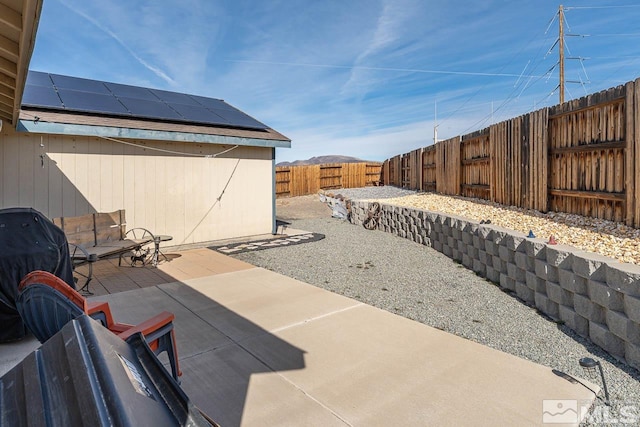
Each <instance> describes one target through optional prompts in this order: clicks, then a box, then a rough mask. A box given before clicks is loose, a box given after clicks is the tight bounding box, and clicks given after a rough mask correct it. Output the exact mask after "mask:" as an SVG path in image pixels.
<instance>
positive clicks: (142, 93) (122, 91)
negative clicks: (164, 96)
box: [105, 83, 159, 101]
mask: <svg viewBox="0 0 640 427" xmlns="http://www.w3.org/2000/svg"><path fill="white" fill-rule="evenodd" d="M105 86H106V87H107V88H108V89H109V90H110V91H111V93H113V94H114V95H115V96H117V97H118V98H120V97H125V98H135V99H146V100H147V101H158V100H159V99H158V97H157V96H155V95H154V94H153V93H152V92H151V91H150V90H149V89H147V88H146V87H139V86H129V85H122V84H118V83H105Z"/></svg>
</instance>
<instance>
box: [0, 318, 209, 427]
mask: <svg viewBox="0 0 640 427" xmlns="http://www.w3.org/2000/svg"><path fill="white" fill-rule="evenodd" d="M27 425H29V426H44V425H46V426H65V427H67V426H176V425H179V426H211V425H214V426H215V425H216V424H215V423H213V422H212V421H210V420H208V418H207V417H206V416H204V415H203V414H202V413H201V412H200V411H199V410H198V408H197V407H195V405H193V404H192V403H191V402H190V401H189V398H188V397H187V395H186V394H185V393H184V391H183V390H182V389H181V388H180V386H179V385H178V383H176V382H175V380H174V379H173V378H172V377H171V375H169V373H168V372H167V370H166V369H165V368H164V367H163V366H162V364H161V362H160V361H159V360H158V358H157V357H156V356H155V355H154V354H153V352H152V351H151V349H150V348H149V347H148V345H147V344H146V342H145V340H144V338H143V337H142V336H141V335H140V334H137V335H134V336H132V337H131V338H129V340H127V342H125V341H122V340H121V339H120V338H118V337H117V336H115V335H114V334H112V333H111V332H110V331H108V330H107V329H105V328H104V327H103V326H102V325H100V324H99V323H98V322H96V321H95V320H93V319H91V318H90V317H88V316H86V315H83V316H80V317H78V318H77V319H75V320H73V321H71V322H69V323H68V324H67V325H66V326H65V327H64V328H62V330H61V331H60V332H58V333H57V334H56V335H54V336H53V337H51V338H50V339H49V340H48V341H47V342H45V343H44V344H43V345H42V346H41V347H40V348H38V349H37V350H35V351H34V352H33V353H31V354H30V355H28V356H27V357H26V358H25V359H24V360H23V361H22V362H21V363H20V364H18V365H17V366H15V367H14V368H13V369H11V370H10V371H9V372H7V373H6V374H5V375H4V376H3V377H2V378H0V426H27Z"/></svg>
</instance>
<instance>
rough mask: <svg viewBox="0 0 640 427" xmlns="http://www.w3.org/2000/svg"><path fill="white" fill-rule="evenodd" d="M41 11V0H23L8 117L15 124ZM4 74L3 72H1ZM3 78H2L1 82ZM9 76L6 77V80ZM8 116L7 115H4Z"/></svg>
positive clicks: (8, 80)
mask: <svg viewBox="0 0 640 427" xmlns="http://www.w3.org/2000/svg"><path fill="white" fill-rule="evenodd" d="M41 12H42V0H24V2H23V7H22V29H21V31H20V40H19V41H18V46H19V48H18V49H19V51H18V52H19V53H18V59H17V61H16V64H15V65H16V67H15V78H14V81H13V83H14V84H13V87H12V88H11V89H13V93H14V97H13V111H12V114H11V117H10V120H11V124H12V125H14V126H15V125H16V123H17V121H18V115H19V114H20V106H21V105H22V93H23V91H24V85H25V82H26V80H27V72H28V70H29V63H30V62H31V55H32V54H33V48H34V46H35V41H36V33H37V31H38V24H39V22H40V14H41ZM3 74H4V73H3ZM4 80H5V79H3V83H5V82H4ZM10 80H11V78H10V77H8V79H7V82H10ZM5 118H8V117H5Z"/></svg>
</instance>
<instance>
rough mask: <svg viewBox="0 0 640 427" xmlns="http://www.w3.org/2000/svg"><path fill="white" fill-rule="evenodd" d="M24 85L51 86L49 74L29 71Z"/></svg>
mask: <svg viewBox="0 0 640 427" xmlns="http://www.w3.org/2000/svg"><path fill="white" fill-rule="evenodd" d="M25 84H28V85H34V86H51V85H52V82H51V78H50V77H49V74H47V73H41V72H39V71H29V73H28V74H27V81H26V83H25Z"/></svg>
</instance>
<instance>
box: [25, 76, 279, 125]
mask: <svg viewBox="0 0 640 427" xmlns="http://www.w3.org/2000/svg"><path fill="white" fill-rule="evenodd" d="M22 107H27V108H28V107H31V108H43V109H49V110H59V111H69V112H78V113H85V114H86V113H91V114H102V115H108V116H120V117H128V118H140V119H151V120H161V121H172V122H183V123H191V124H204V125H212V126H225V127H233V128H236V127H238V128H247V129H260V130H264V129H267V128H268V126H266V125H264V124H263V123H260V122H259V121H257V120H256V119H254V118H253V117H250V116H248V115H247V114H245V113H243V112H242V111H240V110H238V109H236V108H233V107H232V106H231V105H229V104H227V103H226V102H224V101H222V100H220V99H215V98H205V97H202V96H196V95H187V94H184V93H177V92H168V91H164V90H158V89H147V88H144V87H138V86H129V85H123V84H118V83H108V82H101V81H98V80H89V79H81V78H77V77H69V76H61V75H58V74H49V73H42V72H39V71H29V74H28V75H27V81H26V85H25V89H24V93H23V96H22Z"/></svg>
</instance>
